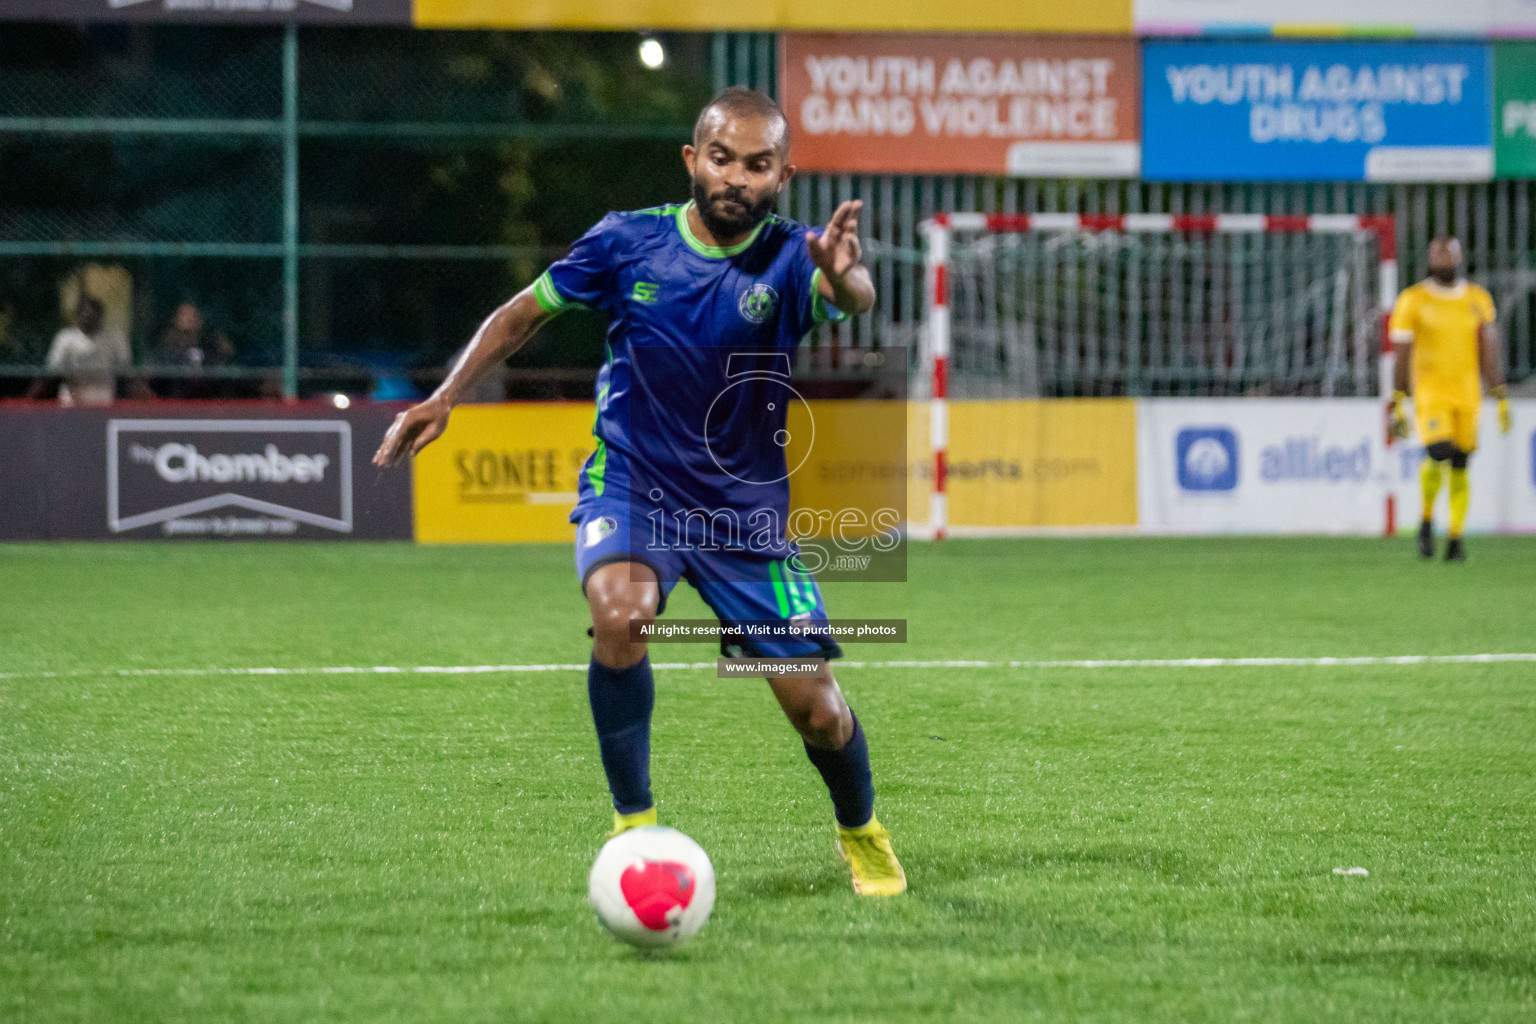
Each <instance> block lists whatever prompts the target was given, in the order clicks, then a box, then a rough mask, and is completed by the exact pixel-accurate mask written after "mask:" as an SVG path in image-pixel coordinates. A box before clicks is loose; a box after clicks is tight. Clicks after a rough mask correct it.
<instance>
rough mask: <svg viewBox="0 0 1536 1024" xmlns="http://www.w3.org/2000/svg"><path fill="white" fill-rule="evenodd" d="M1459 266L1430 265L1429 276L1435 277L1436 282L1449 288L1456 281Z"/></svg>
mask: <svg viewBox="0 0 1536 1024" xmlns="http://www.w3.org/2000/svg"><path fill="white" fill-rule="evenodd" d="M1458 269H1459V268H1457V267H1430V268H1429V276H1430V277H1432V278H1434V279H1435V283H1436V284H1440V285H1444V286H1445V287H1447V288H1449V287H1450V286H1451V285H1453V284H1455V283H1456V271H1457V270H1458Z"/></svg>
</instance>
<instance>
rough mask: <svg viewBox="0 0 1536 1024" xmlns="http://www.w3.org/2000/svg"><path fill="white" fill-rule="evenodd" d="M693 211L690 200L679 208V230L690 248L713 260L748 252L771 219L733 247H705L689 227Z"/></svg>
mask: <svg viewBox="0 0 1536 1024" xmlns="http://www.w3.org/2000/svg"><path fill="white" fill-rule="evenodd" d="M691 209H693V200H692V199H690V200H688V202H686V203H684V204H683V205H682V206H679V207H678V208H677V230H678V231H679V232H680V233H681V234H682V236H683V241H685V242H687V243H688V248H690V249H692V250H693V251H694V252H696V253H698V254H699V255H700V256H707V257H709V258H710V259H712V260H721V259H725V258H726V257H728V256H736V255H739V254H741V253H744V252H746V251H747V249H748V248H750V247H751V245H752V243H753V242H755V241H757V236H758V235H759V234H760V233H761V232H762V230H763V225H764V224H767V223H768V221H769V220H771V219H772V218H771V217H765V218H764V219H763V221H762V223H761V224H759V225H758V226H757V227H755V228H753V229H752V233H751V234H750V235H748V236H747V237H746V238H744V239H742V240H741V241H740V242H737V243H736V244H735V245H731V246H718V245H705V244H704V243H703V242H701V241H699V240H698V239H697V238H696V237H694V234H693V229H692V228H690V227H689V226H688V211H689V210H691Z"/></svg>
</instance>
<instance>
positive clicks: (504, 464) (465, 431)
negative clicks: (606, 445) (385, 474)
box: [412, 402, 596, 544]
mask: <svg viewBox="0 0 1536 1024" xmlns="http://www.w3.org/2000/svg"><path fill="white" fill-rule="evenodd" d="M595 411H596V410H595V407H594V406H593V405H592V404H591V403H590V402H550V403H537V404H533V403H530V404H526V405H525V404H508V405H464V406H460V407H459V408H457V409H455V410H454V411H453V418H452V419H450V420H449V421H448V430H447V432H446V433H444V434H443V436H442V437H440V438H438V439H437V440H436V441H435V442H433V443H432V444H431V445H430V446H429V447H428V448H427V449H426V450H425V451H423V452H422V453H421V454H420V455H418V456H417V457H416V459H415V462H414V464H413V469H412V473H413V477H414V489H415V506H416V539H417V540H420V541H425V542H428V543H434V544H486V543H508V542H518V541H560V542H569V541H570V540H571V538H572V537H574V536H575V532H576V527H574V526H573V525H571V524H570V523H569V522H567V517H568V516H569V515H570V513H571V508H572V507H573V506H574V505H575V504H576V486H577V481H578V479H579V475H580V473H581V467H582V464H583V463H585V462H586V461H587V456H589V455H591V454H592V448H593V441H592V417H593V414H594V412H595Z"/></svg>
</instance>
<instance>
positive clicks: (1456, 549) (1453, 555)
mask: <svg viewBox="0 0 1536 1024" xmlns="http://www.w3.org/2000/svg"><path fill="white" fill-rule="evenodd" d="M1445 560H1446V561H1447V562H1465V561H1466V560H1467V551H1466V549H1465V548H1463V547H1462V546H1461V538H1460V537H1452V538H1451V539H1450V540H1448V541H1446V544H1445Z"/></svg>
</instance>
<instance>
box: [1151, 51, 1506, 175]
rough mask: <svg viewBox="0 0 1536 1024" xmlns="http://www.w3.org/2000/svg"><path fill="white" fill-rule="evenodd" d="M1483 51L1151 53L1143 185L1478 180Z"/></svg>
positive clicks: (1484, 110) (1487, 164)
mask: <svg viewBox="0 0 1536 1024" xmlns="http://www.w3.org/2000/svg"><path fill="white" fill-rule="evenodd" d="M1489 65H1490V52H1489V47H1487V46H1483V45H1468V44H1452V43H1400V42H1399V43H1356V42H1350V43H1281V42H1276V43H1148V44H1147V45H1146V47H1145V48H1144V52H1143V54H1142V96H1143V108H1142V109H1143V118H1142V119H1143V123H1144V125H1145V131H1144V133H1143V140H1142V171H1143V176H1144V177H1146V178H1148V179H1153V180H1166V181H1482V180H1486V179H1487V178H1489V177H1491V176H1492V174H1493V145H1492V137H1491V127H1492V111H1491V109H1490V101H1491V84H1492V83H1491V73H1490V67H1489Z"/></svg>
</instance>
